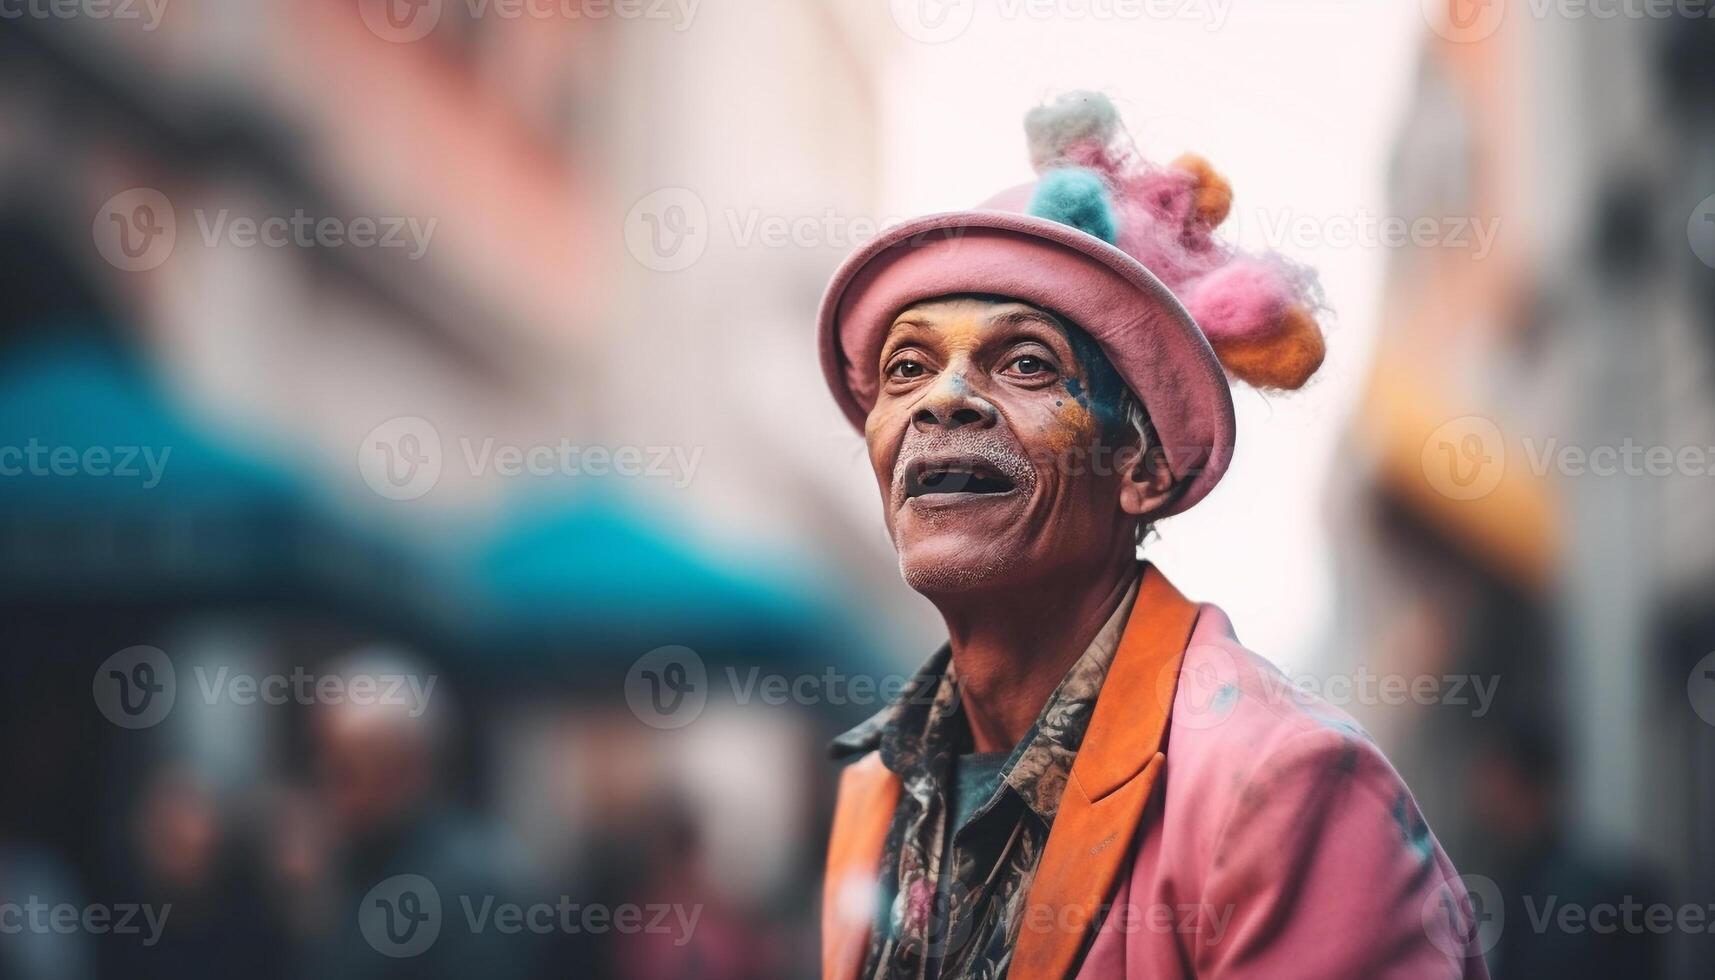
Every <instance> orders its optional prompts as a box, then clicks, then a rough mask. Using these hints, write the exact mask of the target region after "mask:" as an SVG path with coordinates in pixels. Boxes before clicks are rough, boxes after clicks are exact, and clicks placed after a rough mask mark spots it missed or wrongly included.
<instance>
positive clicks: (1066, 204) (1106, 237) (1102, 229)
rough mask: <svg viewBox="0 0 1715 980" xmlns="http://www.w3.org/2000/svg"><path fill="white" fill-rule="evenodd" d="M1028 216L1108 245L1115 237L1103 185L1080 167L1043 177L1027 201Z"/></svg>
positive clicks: (1116, 225)
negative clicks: (1044, 220)
mask: <svg viewBox="0 0 1715 980" xmlns="http://www.w3.org/2000/svg"><path fill="white" fill-rule="evenodd" d="M1029 212H1030V213H1031V214H1033V215H1036V216H1037V217H1038V218H1047V219H1049V220H1050V221H1058V222H1060V223H1061V224H1063V225H1070V226H1071V227H1073V228H1076V229H1078V230H1079V231H1081V232H1083V233H1084V234H1086V235H1091V236H1094V237H1096V238H1100V239H1101V240H1102V241H1104V242H1107V243H1108V244H1110V245H1112V244H1113V243H1114V241H1115V239H1116V238H1117V237H1118V234H1119V222H1118V220H1117V219H1116V218H1115V217H1114V208H1113V199H1112V198H1111V197H1109V195H1108V187H1107V185H1106V184H1105V183H1103V182H1102V178H1101V177H1099V176H1097V175H1096V174H1095V172H1093V171H1090V170H1085V169H1084V168H1082V167H1062V168H1060V169H1058V170H1050V171H1048V172H1047V173H1046V174H1043V175H1042V179H1041V180H1040V181H1038V182H1037V184H1036V193H1035V194H1034V195H1033V196H1032V197H1031V199H1030V208H1029Z"/></svg>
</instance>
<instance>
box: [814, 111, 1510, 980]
mask: <svg viewBox="0 0 1715 980" xmlns="http://www.w3.org/2000/svg"><path fill="white" fill-rule="evenodd" d="M1026 130H1027V132H1028V134H1029V136H1030V147H1031V152H1032V158H1033V162H1034V163H1035V165H1036V168H1037V171H1038V174H1039V179H1038V180H1037V181H1036V182H1035V183H1033V184H1028V185H1025V186H1023V187H1019V188H1014V189H1013V190H1011V191H1007V192H1004V193H1002V194H1001V195H1000V196H998V197H996V198H994V199H992V200H991V201H990V202H988V203H987V204H986V205H984V206H983V207H982V208H981V209H979V210H974V211H966V212H957V213H951V214H942V215H934V216H931V217H928V218H923V219H919V220H917V221H914V222H909V223H907V224H905V225H902V226H899V227H897V228H895V229H893V230H891V231H890V232H889V233H888V234H886V235H884V236H882V237H881V238H879V239H878V240H876V241H875V242H872V243H871V244H870V245H868V246H867V247H865V248H864V249H862V250H860V251H859V252H858V253H857V254H856V255H854V256H853V257H852V258H851V259H850V260H848V261H847V263H846V264H845V265H844V266H843V267H842V268H841V270H840V271H839V272H838V273H837V274H836V275H835V277H834V280H833V283H832V284H831V286H830V287H829V290H828V294H827V297H826V299H825V300H824V303H823V307H822V315H821V346H822V364H823V369H824V371H825V373H826V375H827V379H828V382H829V385H830V387H831V388H832V389H833V392H834V396H835V398H836V400H837V401H838V402H839V403H840V406H841V408H842V409H843V410H844V411H845V413H846V415H847V416H848V417H849V418H850V419H851V421H852V422H853V424H854V425H856V426H858V427H859V428H861V429H862V431H863V433H864V437H865V439H866V441H867V443H868V448H869V456H870V461H871V463H872V465H873V467H874V470H875V474H876V479H877V483H878V484H879V487H880V491H881V498H882V503H883V508H884V514H885V516H886V521H887V527H888V530H889V532H890V533H891V534H892V537H893V541H894V544H895V547H896V548H897V550H898V553H899V566H900V571H901V572H902V574H903V576H904V578H905V580H906V582H907V583H908V584H909V585H910V586H911V587H912V588H914V589H916V590H917V591H919V592H921V593H922V594H923V595H925V596H926V597H928V598H929V599H930V600H931V601H932V602H934V603H935V605H936V607H937V608H938V609H939V610H940V612H941V614H942V615H943V617H944V618H945V620H946V624H947V631H948V643H947V645H946V646H945V647H943V648H942V649H941V651H940V652H939V653H937V654H936V655H935V656H934V657H932V658H931V659H930V660H929V662H928V663H927V664H926V665H925V666H924V667H923V669H922V670H921V671H920V672H919V674H918V675H917V677H916V678H915V679H914V681H913V682H912V684H911V685H910V686H909V687H908V689H907V691H906V693H905V695H904V696H903V697H902V698H901V699H900V700H899V701H898V702H897V703H895V704H893V705H890V706H889V707H888V708H887V709H885V710H884V711H882V712H881V713H880V714H878V715H877V716H876V717H874V718H872V719H870V720H869V721H867V722H865V723H864V724H862V725H860V726H859V727H858V728H856V729H854V730H853V731H851V732H849V733H847V734H846V735H844V736H842V737H841V738H840V739H839V740H837V741H836V742H835V751H836V754H837V755H841V756H844V757H847V758H854V759H856V761H855V762H854V763H853V764H852V765H851V766H850V767H849V768H848V769H847V770H846V771H845V773H844V775H843V777H842V780H841V785H840V796H839V802H838V806H837V810H836V815H835V818H834V826H833V832H832V840H831V842H830V846H829V853H828V866H827V879H826V884H825V888H824V894H823V902H824V907H823V940H822V951H823V961H824V967H823V969H824V976H826V977H829V978H856V977H866V978H867V977H913V978H937V977H944V978H950V977H982V978H991V977H1000V976H1012V977H1015V978H1024V977H1029V978H1036V977H1066V976H1072V975H1079V976H1090V977H1111V976H1131V977H1149V978H1168V977H1257V978H1269V980H1279V978H1288V977H1313V978H1319V980H1333V978H1347V977H1350V978H1366V980H1367V978H1377V977H1481V976H1483V975H1484V971H1483V965H1482V960H1481V950H1480V947H1481V943H1480V938H1481V937H1479V935H1478V931H1477V929H1476V928H1475V926H1476V924H1477V917H1476V916H1474V915H1473V912H1474V910H1473V908H1472V906H1471V901H1470V899H1469V897H1468V896H1467V894H1466V891H1465V889H1464V888H1463V886H1462V884H1461V882H1460V881H1459V879H1458V877H1457V873H1456V872H1455V871H1454V869H1453V867H1452V865H1451V864H1450V863H1449V862H1448V860H1447V857H1446V855H1445V854H1443V853H1442V850H1441V848H1440V846H1439V845H1438V844H1437V843H1436V841H1435V838H1434V837H1433V836H1432V835H1431V834H1430V832H1429V829H1428V827H1427V825H1426V824H1425V822H1424V820H1423V817H1422V816H1421V814H1420V813H1419V811H1418V808H1417V805H1416V802H1415V801H1414V800H1413V799H1412V797H1411V794H1410V793H1409V792H1408V791H1407V790H1406V788H1405V786H1404V785H1403V784H1402V783H1401V781H1400V779H1399V777H1398V776H1397V774H1395V772H1394V771H1393V769H1392V768H1391V767H1390V766H1389V765H1388V763H1387V761H1386V760H1385V759H1384V758H1383V756H1382V754H1381V753H1380V751H1378V749H1377V748H1376V747H1375V745H1374V744H1373V743H1372V742H1371V741H1370V740H1369V739H1368V738H1367V736H1366V735H1365V734H1364V733H1363V732H1362V731H1361V730H1360V729H1359V728H1358V727H1357V726H1356V725H1355V724H1353V723H1352V721H1351V720H1350V719H1349V718H1347V717H1346V716H1345V715H1344V714H1343V713H1341V712H1339V711H1337V710H1335V709H1333V708H1331V707H1329V706H1327V705H1325V704H1323V703H1321V702H1319V701H1316V700H1315V699H1312V698H1308V697H1305V696H1302V695H1300V694H1299V693H1298V692H1297V691H1296V690H1295V689H1293V687H1292V686H1291V685H1290V684H1289V683H1287V682H1286V681H1285V679H1284V678H1283V677H1282V676H1281V675H1280V674H1279V673H1278V672H1277V671H1276V670H1275V669H1274V668H1273V667H1271V666H1270V665H1269V664H1268V663H1267V661H1265V660H1263V659H1261V658H1260V657H1258V656H1256V655H1255V654H1252V653H1251V652H1249V651H1247V650H1245V649H1244V648H1243V647H1241V646H1239V644H1238V642H1237V641H1236V639H1235V638H1234V634H1233V631H1232V627H1231V625H1230V624H1229V623H1228V621H1227V619H1226V617H1225V616H1224V615H1223V614H1222V613H1221V612H1220V610H1218V609H1216V608H1215V607H1213V606H1209V605H1198V604H1194V603H1191V602H1189V601H1187V600H1186V599H1184V598H1183V597H1182V596H1181V595H1180V594H1179V593H1178V592H1177V591H1176V590H1175V589H1174V587H1173V586H1172V585H1171V584H1169V583H1168V581H1167V580H1166V578H1165V577H1164V576H1163V575H1162V573H1161V572H1160V571H1159V570H1157V569H1155V568H1154V567H1153V566H1151V565H1149V564H1147V563H1140V562H1139V561H1138V559H1137V549H1138V547H1139V545H1140V543H1141V542H1142V540H1143V537H1144V534H1145V532H1146V531H1147V529H1148V527H1149V526H1150V524H1151V523H1152V522H1153V521H1156V520H1158V519H1160V518H1163V517H1166V516H1169V515H1171V514H1175V513H1179V512H1181V511H1184V510H1186V509H1187V508H1189V507H1191V506H1192V505H1194V504H1196V503H1197V502H1198V501H1199V500H1201V499H1202V498H1203V497H1204V496H1205V495H1206V494H1208V492H1209V491H1210V490H1211V489H1212V488H1213V487H1214V485H1215V483H1216V482H1217V481H1218V480H1219V479H1220V477H1221V474H1222V473H1223V471H1224V470H1225V468H1226V466H1227V463H1228V460H1229V458H1230V456H1231V452H1232V448H1233V440H1234V419H1233V411H1232V402H1231V395H1230V392H1229V390H1228V383H1229V378H1235V379H1238V380H1242V381H1245V382H1248V383H1250V384H1252V385H1255V386H1257V387H1260V388H1269V389H1286V388H1297V387H1299V386H1301V385H1302V384H1303V383H1304V382H1305V381H1306V380H1307V379H1308V378H1309V376H1310V375H1311V374H1312V373H1314V371H1315V370H1316V368H1317V367H1318V366H1319V365H1320V363H1321V359H1322V354H1323V346H1322V335H1321V331H1320V329H1319V327H1318V326H1317V324H1316V320H1315V316H1314V313H1315V310H1316V306H1317V304H1316V300H1315V288H1314V284H1313V282H1312V281H1311V280H1310V279H1309V277H1308V276H1307V275H1305V274H1303V273H1302V272H1300V271H1298V270H1295V269H1294V268H1292V267H1291V266H1289V265H1288V264H1286V263H1285V262H1284V261H1282V260H1279V259H1277V258H1272V257H1254V256H1246V255H1243V254H1241V253H1238V252H1236V251H1234V250H1233V249H1231V248H1229V247H1227V246H1225V245H1223V244H1222V243H1220V242H1219V241H1218V240H1217V239H1216V238H1215V237H1214V236H1213V234H1212V233H1213V230H1214V228H1215V226H1217V225H1218V224H1220V222H1221V221H1222V219H1223V218H1224V217H1225V215H1226V211H1227V207H1228V204H1229V202H1230V191H1229V189H1228V188H1227V185H1226V184H1225V182H1224V181H1223V180H1222V179H1221V178H1220V177H1219V176H1218V175H1217V174H1216V173H1215V172H1214V171H1213V170H1212V169H1211V168H1209V166H1208V165H1207V164H1206V163H1204V162H1203V161H1202V160H1200V159H1198V158H1194V157H1187V158H1182V159H1181V160H1179V161H1176V162H1175V163H1174V164H1173V165H1172V166H1169V167H1155V166H1152V165H1150V164H1148V163H1146V162H1144V161H1142V160H1140V159H1138V158H1137V157H1136V155H1135V153H1133V152H1132V151H1131V150H1130V148H1129V147H1128V146H1127V145H1126V144H1125V143H1124V141H1123V140H1122V138H1121V136H1120V133H1121V128H1120V126H1119V124H1118V120H1117V118H1116V116H1115V113H1114V110H1113V107H1112V106H1111V104H1109V103H1108V102H1107V100H1105V99H1104V98H1102V97H1100V96H1097V95H1091V94H1087V93H1084V94H1075V95H1071V96H1068V97H1066V98H1063V99H1062V100H1060V101H1059V102H1057V103H1055V104H1052V105H1049V106H1045V107H1043V108H1041V109H1038V110H1035V111H1033V112H1032V114H1031V115H1030V117H1028V118H1027V120H1026Z"/></svg>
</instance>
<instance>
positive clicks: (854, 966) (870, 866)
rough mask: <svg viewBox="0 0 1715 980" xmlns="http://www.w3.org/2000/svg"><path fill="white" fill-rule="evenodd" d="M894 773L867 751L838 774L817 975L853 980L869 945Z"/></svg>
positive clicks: (895, 795)
mask: <svg viewBox="0 0 1715 980" xmlns="http://www.w3.org/2000/svg"><path fill="white" fill-rule="evenodd" d="M899 788H900V787H899V777H898V776H895V775H894V774H893V773H892V772H891V771H890V770H889V769H888V768H887V767H886V766H884V765H882V764H881V755H880V754H879V753H876V752H871V753H870V754H869V755H866V756H864V757H863V758H862V759H859V760H858V761H856V762H854V763H852V764H851V765H849V766H847V767H846V769H845V771H844V772H842V773H841V774H840V792H839V796H838V798H837V800H836V802H835V804H834V827H833V831H832V832H831V833H830V834H829V838H828V868H827V872H826V874H825V875H824V876H823V878H822V976H823V977H824V978H825V980H856V978H857V975H858V973H859V972H861V971H862V970H863V959H864V954H865V953H866V952H867V951H868V947H869V930H870V926H871V924H872V923H873V921H874V918H875V895H876V890H877V887H878V881H879V876H880V867H881V851H882V848H883V847H884V846H886V843H887V826H888V824H889V823H891V822H892V821H893V810H894V808H895V807H897V806H898V805H899Z"/></svg>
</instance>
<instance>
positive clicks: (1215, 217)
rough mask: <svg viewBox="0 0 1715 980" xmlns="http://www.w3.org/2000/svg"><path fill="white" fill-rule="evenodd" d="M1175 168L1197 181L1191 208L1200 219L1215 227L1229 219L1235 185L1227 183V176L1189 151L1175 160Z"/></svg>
mask: <svg viewBox="0 0 1715 980" xmlns="http://www.w3.org/2000/svg"><path fill="white" fill-rule="evenodd" d="M1173 169H1175V170H1181V171H1184V172H1185V173H1188V174H1190V175H1191V176H1192V178H1193V179H1194V180H1195V181H1196V184H1195V185H1194V187H1193V190H1192V195H1191V208H1192V211H1193V212H1194V213H1195V214H1196V215H1197V218H1198V219H1199V220H1200V221H1202V222H1203V223H1204V224H1206V225H1208V226H1209V227H1210V228H1214V227H1216V226H1217V225H1219V224H1220V223H1221V222H1223V221H1225V220H1227V214H1228V213H1229V212H1230V211H1232V209H1233V185H1232V184H1229V183H1227V178H1225V177H1223V176H1221V175H1220V173H1219V172H1217V171H1216V170H1215V168H1214V167H1213V166H1211V165H1210V164H1209V161H1207V160H1205V159H1203V158H1202V157H1200V156H1198V155H1197V154H1195V153H1187V154H1185V155H1184V156H1182V157H1180V158H1179V159H1177V160H1175V161H1173Z"/></svg>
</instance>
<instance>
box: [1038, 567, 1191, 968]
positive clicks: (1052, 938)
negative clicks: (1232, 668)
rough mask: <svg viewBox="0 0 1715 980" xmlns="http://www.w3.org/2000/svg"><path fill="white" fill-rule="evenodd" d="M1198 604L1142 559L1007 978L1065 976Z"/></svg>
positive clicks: (1123, 855) (1141, 803)
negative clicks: (1134, 593) (1125, 618)
mask: <svg viewBox="0 0 1715 980" xmlns="http://www.w3.org/2000/svg"><path fill="white" fill-rule="evenodd" d="M1196 621H1197V606H1196V604H1195V603H1192V602H1190V601H1189V600H1187V599H1186V598H1185V597H1184V596H1183V595H1180V594H1179V590H1177V589H1175V588H1174V587H1173V585H1172V584H1171V583H1169V582H1168V581H1167V579H1166V578H1165V577H1164V576H1163V575H1162V574H1161V572H1160V571H1158V570H1157V569H1156V568H1155V567H1154V566H1152V565H1147V564H1146V565H1145V566H1144V570H1143V581H1142V582H1141V583H1140V584H1139V585H1138V593H1137V601H1136V603H1135V605H1134V606H1133V607H1132V613H1131V618H1130V619H1129V620H1128V621H1127V622H1126V629H1125V635H1124V636H1123V637H1122V638H1121V640H1120V648H1119V652H1118V653H1117V654H1115V656H1114V663H1113V666H1112V667H1111V668H1110V669H1109V671H1108V676H1107V679H1106V680H1105V681H1104V682H1103V683H1102V693H1101V695H1100V696H1099V697H1098V698H1097V699H1096V708H1095V712H1094V713H1093V714H1092V715H1091V717H1090V727H1089V729H1088V730H1087V732H1086V734H1085V736H1084V743H1083V746H1082V747H1081V748H1080V749H1079V750H1078V759H1077V761H1076V762H1074V763H1073V764H1072V777H1071V778H1070V779H1068V780H1067V781H1066V791H1065V795H1064V796H1062V797H1061V800H1060V812H1059V813H1058V814H1057V815H1056V816H1055V818H1054V826H1053V827H1052V828H1050V830H1049V831H1048V843H1047V844H1046V845H1045V847H1044V849H1043V853H1042V859H1041V862H1040V863H1039V864H1038V865H1037V868H1036V877H1035V880H1034V881H1033V882H1032V884H1031V887H1030V894H1029V896H1028V898H1027V899H1026V902H1025V909H1024V913H1023V916H1024V917H1023V921H1022V922H1021V923H1020V924H1019V930H1018V945H1017V946H1016V947H1015V948H1014V950H1013V955H1012V968H1011V971H1010V975H1011V976H1015V977H1020V978H1037V977H1067V976H1071V975H1072V973H1073V971H1074V969H1075V968H1076V966H1077V964H1078V961H1079V960H1080V959H1081V957H1082V955H1083V952H1084V948H1085V945H1086V943H1087V941H1088V939H1089V936H1090V934H1091V930H1092V928H1093V927H1094V926H1095V925H1096V924H1097V921H1096V920H1097V919H1098V917H1099V914H1100V912H1101V910H1102V906H1103V905H1104V904H1105V903H1106V902H1107V901H1109V899H1110V898H1111V896H1112V895H1113V893H1114V889H1115V888H1116V887H1117V886H1118V883H1119V875H1120V872H1121V870H1122V869H1123V867H1124V865H1125V863H1126V861H1127V859H1128V858H1129V857H1130V856H1131V845H1132V841H1133V838H1134V837H1135V836H1136V834H1137V830H1138V827H1139V825H1140V824H1141V823H1142V821H1143V813H1144V809H1145V807H1147V806H1148V804H1149V798H1150V795H1151V792H1152V791H1153V790H1154V788H1155V783H1156V780H1157V778H1158V777H1159V776H1160V773H1161V766H1162V764H1163V761H1164V759H1165V756H1164V755H1163V754H1162V751H1161V749H1162V740H1163V738H1164V737H1165V736H1166V733H1167V721H1168V716H1169V714H1170V713H1171V711H1172V707H1173V695H1174V692H1175V690H1176V689H1177V685H1178V679H1179V665H1180V662H1181V661H1182V660H1183V659H1184V655H1185V645H1186V643H1187V642H1189V640H1190V638H1191V629H1192V627H1193V626H1194V625H1195V624H1196Z"/></svg>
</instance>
